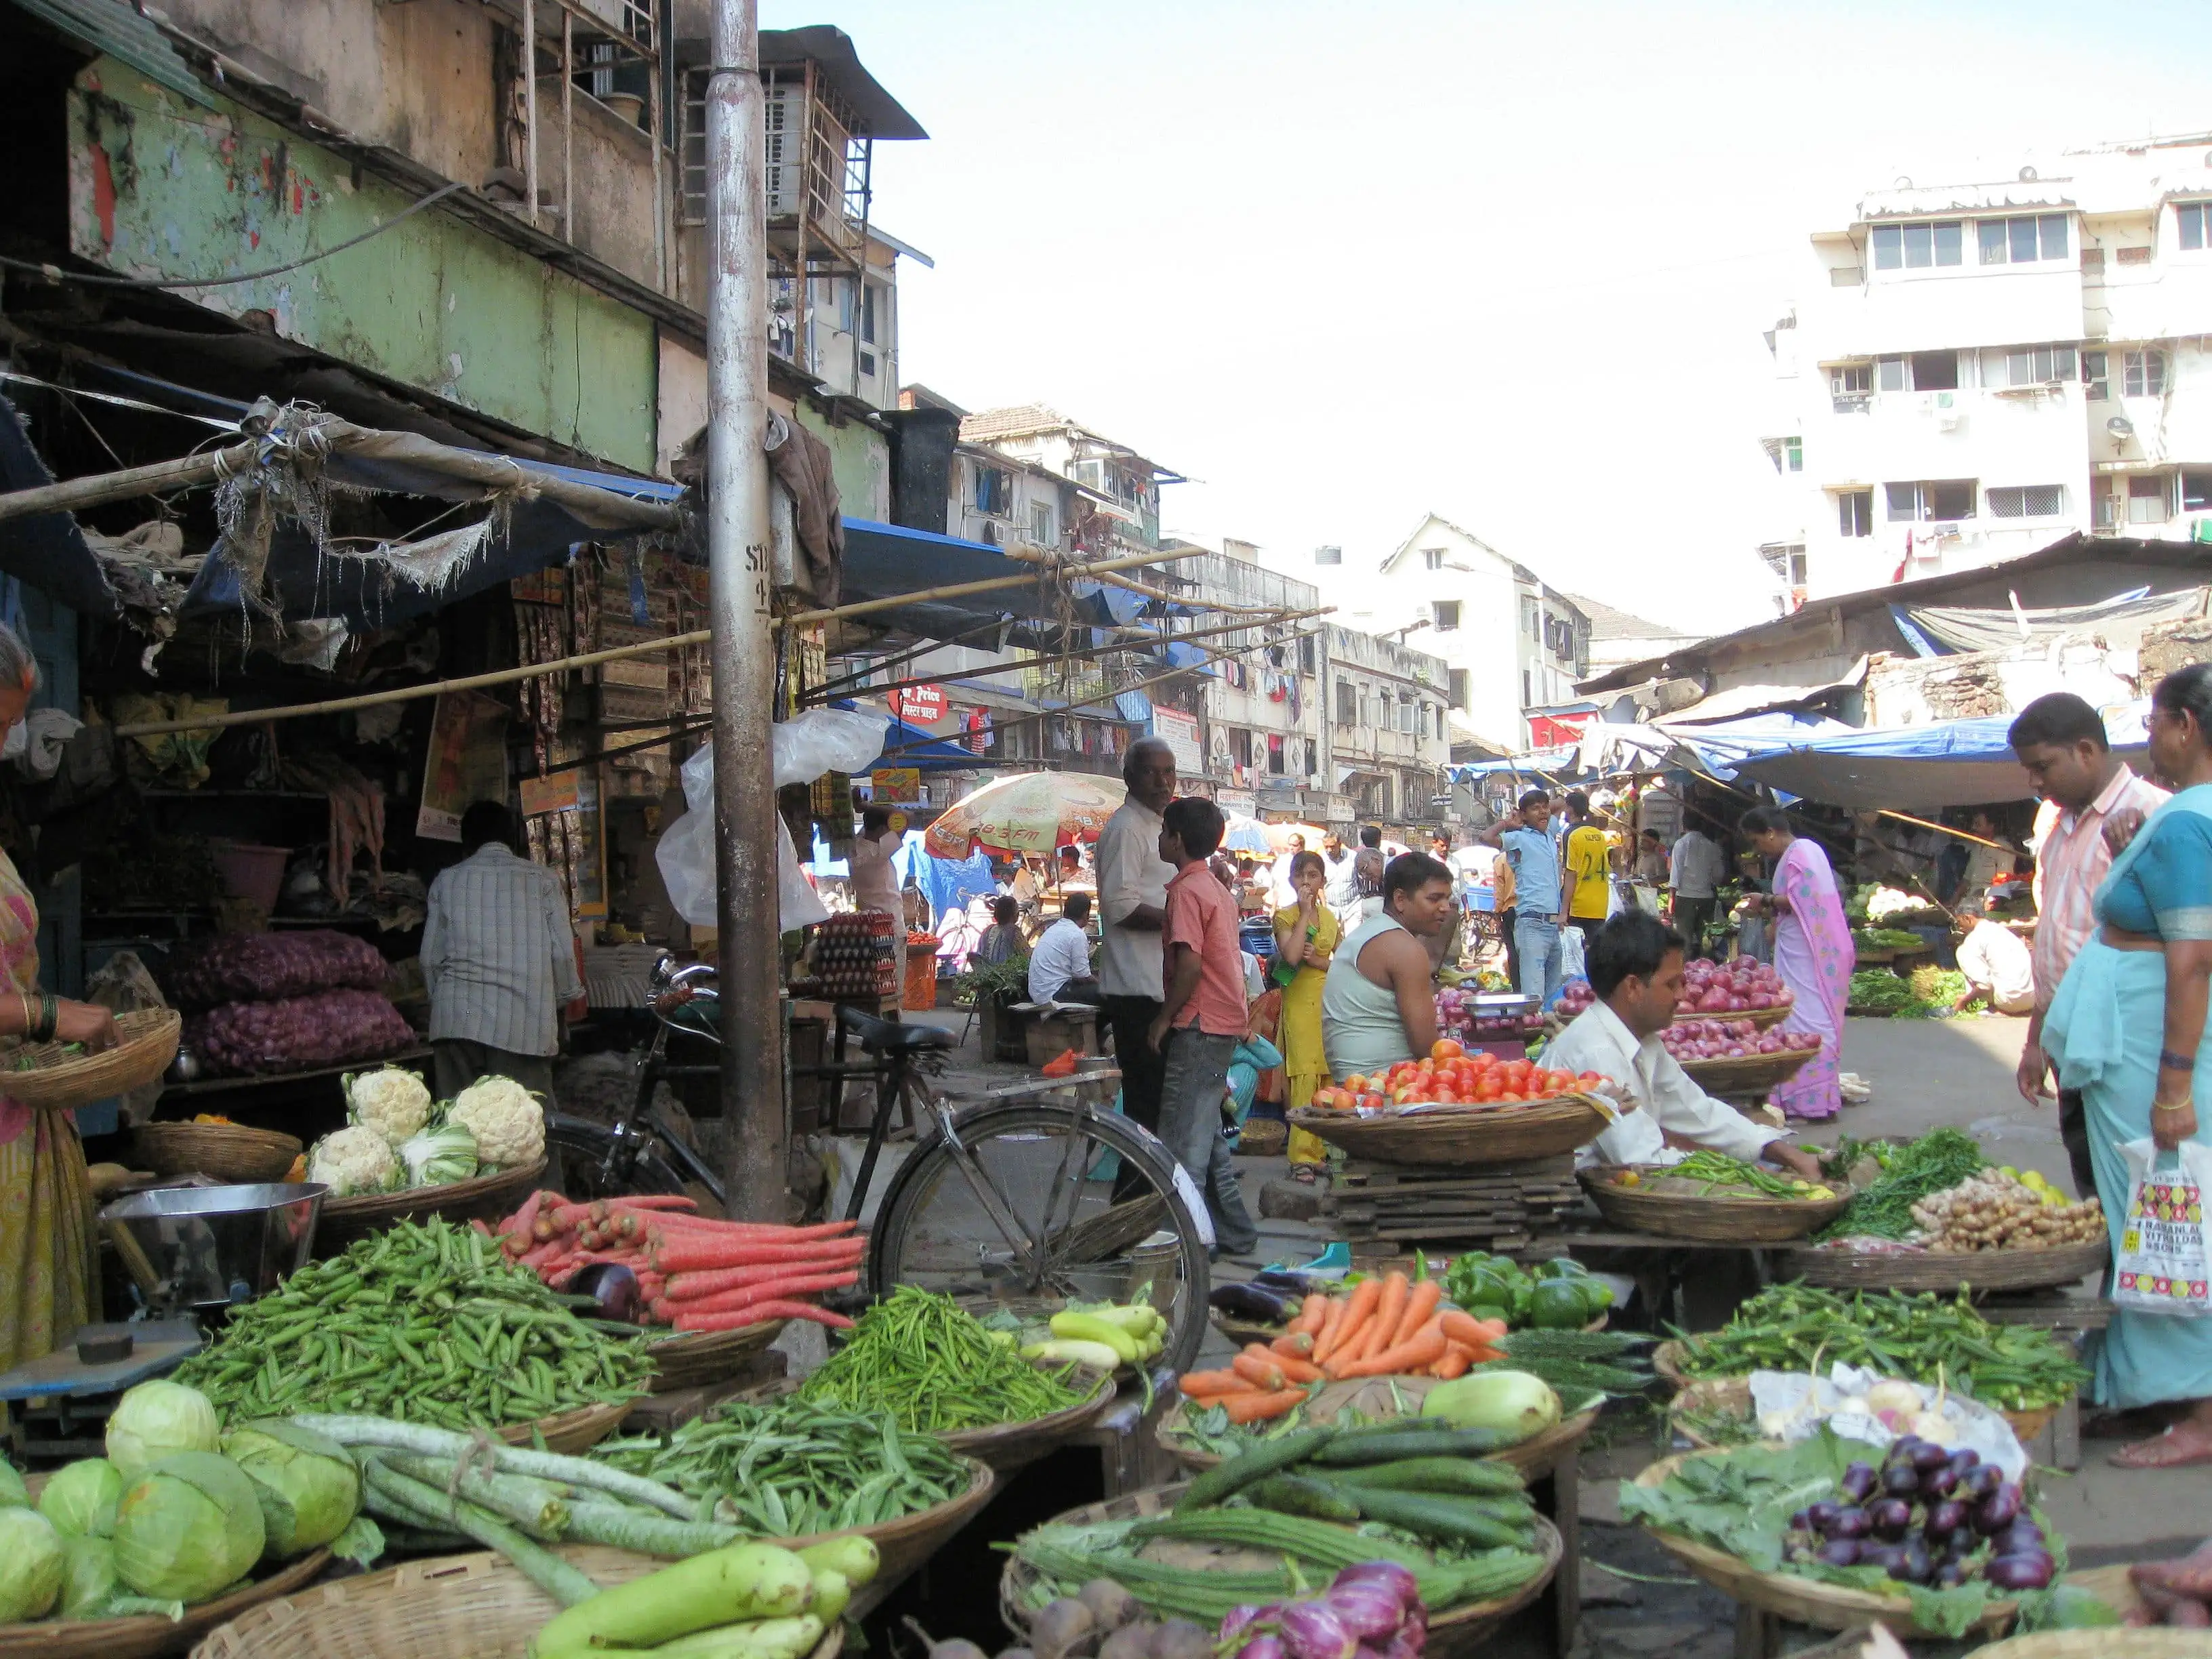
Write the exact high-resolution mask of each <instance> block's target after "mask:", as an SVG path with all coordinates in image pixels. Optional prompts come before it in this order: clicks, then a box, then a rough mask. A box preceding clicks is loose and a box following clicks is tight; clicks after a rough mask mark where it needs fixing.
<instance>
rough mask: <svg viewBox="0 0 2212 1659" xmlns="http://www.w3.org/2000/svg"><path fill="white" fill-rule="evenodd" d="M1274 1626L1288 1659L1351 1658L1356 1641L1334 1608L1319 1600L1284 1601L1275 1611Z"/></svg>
mask: <svg viewBox="0 0 2212 1659" xmlns="http://www.w3.org/2000/svg"><path fill="white" fill-rule="evenodd" d="M1275 1628H1276V1629H1277V1630H1279V1631H1280V1632H1282V1637H1283V1645H1284V1646H1285V1648H1287V1649H1288V1650H1290V1656H1291V1659H1352V1649H1354V1648H1356V1647H1358V1645H1359V1644H1358V1642H1356V1641H1354V1640H1353V1639H1352V1632H1350V1631H1348V1630H1346V1628H1345V1626H1344V1620H1341V1619H1340V1618H1338V1617H1337V1616H1336V1613H1335V1611H1334V1609H1333V1608H1331V1607H1329V1606H1328V1604H1327V1603H1325V1602H1321V1601H1287V1602H1285V1603H1284V1605H1283V1610H1282V1611H1281V1612H1280V1613H1277V1614H1276V1615H1275Z"/></svg>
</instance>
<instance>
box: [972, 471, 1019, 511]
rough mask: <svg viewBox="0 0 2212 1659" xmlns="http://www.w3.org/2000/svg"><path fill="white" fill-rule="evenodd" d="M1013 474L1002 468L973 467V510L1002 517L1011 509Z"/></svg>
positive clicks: (1012, 502) (1012, 501)
mask: <svg viewBox="0 0 2212 1659" xmlns="http://www.w3.org/2000/svg"><path fill="white" fill-rule="evenodd" d="M1013 507H1014V475H1013V474H1012V473H1011V472H1008V471H1006V470H1005V469H1004V468H1001V467H995V466H979V467H977V468H976V469H975V510H976V511H977V512H978V513H989V514H990V515H991V516H992V517H993V518H996V519H1003V518H1005V517H1006V514H1008V513H1011V512H1012V511H1013Z"/></svg>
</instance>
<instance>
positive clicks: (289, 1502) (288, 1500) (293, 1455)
mask: <svg viewBox="0 0 2212 1659" xmlns="http://www.w3.org/2000/svg"><path fill="white" fill-rule="evenodd" d="M222 1449H223V1450H224V1452H225V1453H227V1454H228V1455H229V1457H230V1458H231V1460H232V1461H233V1462H235V1463H236V1464H237V1465H238V1467H239V1468H241V1469H244V1470H245V1471H246V1478H247V1479H248V1480H252V1482H253V1490H254V1493H255V1495H256V1496H257V1497H258V1498H260V1500H261V1519H262V1523H263V1526H264V1529H265V1531H266V1533H267V1534H268V1553H269V1554H270V1557H271V1558H272V1559H283V1558H284V1557H286V1556H292V1555H298V1554H300V1553H301V1552H303V1551H306V1550H311V1549H315V1548H318V1547H320V1546H322V1545H325V1544H327V1543H329V1542H330V1541H331V1540H332V1539H333V1538H336V1537H337V1535H338V1534H340V1533H342V1532H343V1531H344V1530H345V1529H346V1525H347V1523H348V1522H350V1521H351V1520H352V1519H353V1517H354V1511H355V1510H358V1509H359V1508H360V1507H361V1471H360V1470H359V1469H358V1468H356V1467H355V1465H354V1461H353V1459H352V1458H351V1457H350V1456H349V1455H347V1453H346V1449H345V1448H344V1447H343V1446H341V1445H339V1444H338V1443H337V1442H336V1441H335V1440H329V1439H325V1437H323V1436H321V1435H319V1434H316V1433H314V1432H313V1431H310V1430H307V1429H302V1428H298V1427H295V1426H294V1425H292V1424H289V1423H286V1422H283V1421H276V1422H267V1423H249V1424H247V1425H246V1426H245V1427H244V1428H242V1429H238V1430H235V1431H233V1432H232V1433H230V1434H228V1435H227V1436H225V1437H224V1438H223V1443H222Z"/></svg>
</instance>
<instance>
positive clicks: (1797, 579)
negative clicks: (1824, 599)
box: [1790, 547, 1805, 587]
mask: <svg viewBox="0 0 2212 1659" xmlns="http://www.w3.org/2000/svg"><path fill="white" fill-rule="evenodd" d="M1790 586H1792V587H1802V586H1805V550H1804V549H1803V548H1802V547H1793V548H1791V549H1790Z"/></svg>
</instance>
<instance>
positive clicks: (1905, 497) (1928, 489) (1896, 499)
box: [1882, 478, 1974, 524]
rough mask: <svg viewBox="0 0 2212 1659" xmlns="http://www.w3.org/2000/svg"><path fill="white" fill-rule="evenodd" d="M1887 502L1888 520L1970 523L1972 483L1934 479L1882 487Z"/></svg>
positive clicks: (1959, 480)
mask: <svg viewBox="0 0 2212 1659" xmlns="http://www.w3.org/2000/svg"><path fill="white" fill-rule="evenodd" d="M1882 490H1883V493H1884V495H1886V496H1887V506H1888V510H1889V520H1890V522H1891V523H1892V524H1896V523H1899V522H1900V521H1903V520H1918V521H1920V522H1923V523H1926V522H1931V521H1933V520H1939V519H1971V518H1972V517H1973V516H1974V481H1973V480H1972V478H1938V479H1936V480H1934V481H1932V482H1929V483H1893V484H1884V485H1883V486H1882Z"/></svg>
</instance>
